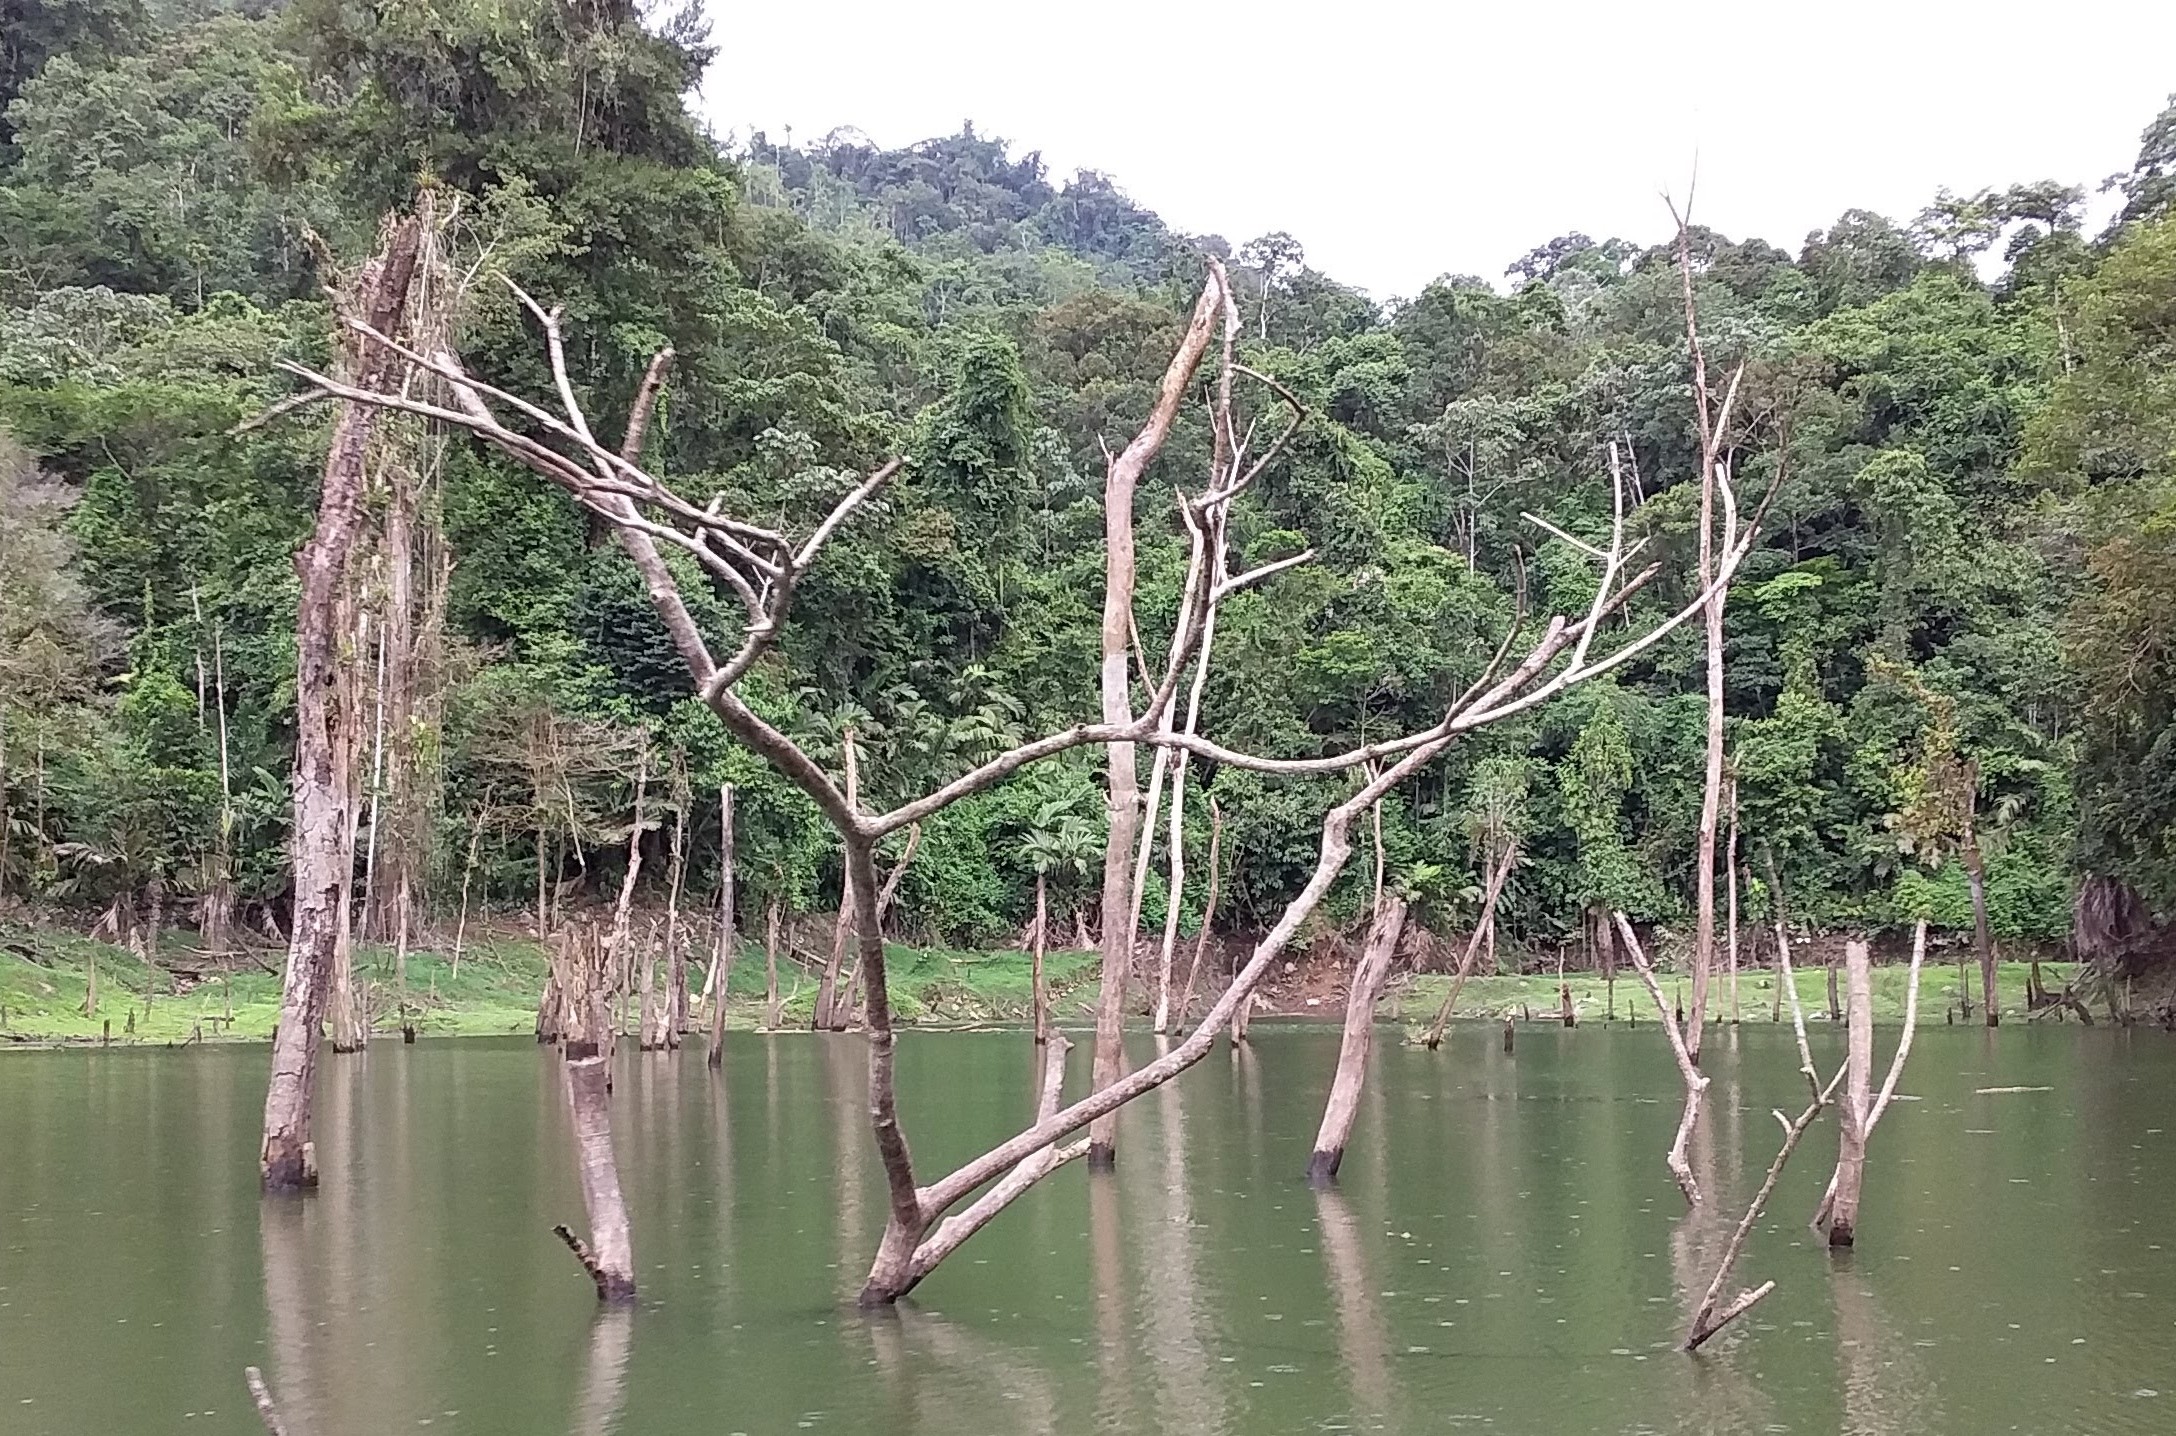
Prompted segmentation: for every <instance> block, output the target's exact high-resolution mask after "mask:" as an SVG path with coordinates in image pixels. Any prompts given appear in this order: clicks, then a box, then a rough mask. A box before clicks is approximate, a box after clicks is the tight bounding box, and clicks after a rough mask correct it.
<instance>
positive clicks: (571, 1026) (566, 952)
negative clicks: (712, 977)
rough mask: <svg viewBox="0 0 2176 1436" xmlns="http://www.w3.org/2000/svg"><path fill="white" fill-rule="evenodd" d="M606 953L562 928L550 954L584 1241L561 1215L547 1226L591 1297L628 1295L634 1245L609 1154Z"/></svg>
mask: <svg viewBox="0 0 2176 1436" xmlns="http://www.w3.org/2000/svg"><path fill="white" fill-rule="evenodd" d="M611 961H612V959H611V957H610V955H609V953H608V952H607V951H606V949H605V948H604V947H603V946H601V945H600V944H599V943H598V941H597V937H596V934H595V932H594V931H589V930H583V931H570V932H569V933H568V934H567V935H566V936H565V937H564V938H563V939H562V940H561V941H560V943H559V947H558V950H557V951H556V952H555V953H554V954H553V956H552V967H553V975H554V976H555V977H556V978H557V979H558V982H559V987H560V991H561V992H562V993H564V994H565V1002H564V1011H565V1012H566V1014H567V1019H568V1020H567V1039H566V1045H565V1048H564V1049H563V1050H564V1051H565V1054H566V1088H567V1105H568V1108H569V1110H570V1111H571V1112H572V1113H573V1117H574V1146H575V1175H576V1177H577V1178H578V1179H579V1181H580V1183H581V1187H582V1206H583V1208H584V1210H585V1211H586V1212H587V1214H588V1217H589V1239H588V1240H587V1241H584V1240H583V1239H582V1238H581V1237H579V1236H577V1235H575V1233H574V1232H573V1231H572V1230H571V1229H569V1228H568V1227H567V1226H566V1225H565V1224H564V1223H562V1224H561V1225H559V1226H556V1227H554V1228H552V1230H553V1231H554V1232H555V1233H557V1234H558V1236H559V1239H560V1240H561V1241H564V1242H565V1243H566V1244H567V1247H568V1249H569V1250H570V1251H572V1252H573V1253H574V1256H575V1260H577V1261H579V1262H580V1263H581V1264H582V1269H583V1270H585V1271H587V1272H588V1273H589V1276H590V1279H591V1280H592V1281H593V1282H595V1283H596V1286H597V1299H598V1300H599V1301H605V1302H625V1301H632V1300H634V1296H635V1265H634V1247H633V1242H632V1240H631V1238H630V1235H629V1231H628V1224H627V1204H626V1202H625V1200H624V1199H623V1198H622V1197H621V1195H620V1178H619V1169H618V1167H617V1166H615V1165H614V1163H613V1159H612V1109H611V1099H612V1073H611V1065H612V1044H611V1040H610V1039H611V1031H610V1023H609V1021H608V1020H607V1016H606V1003H605V997H606V985H607V982H608V978H607V970H608V968H609V967H610V965H611Z"/></svg>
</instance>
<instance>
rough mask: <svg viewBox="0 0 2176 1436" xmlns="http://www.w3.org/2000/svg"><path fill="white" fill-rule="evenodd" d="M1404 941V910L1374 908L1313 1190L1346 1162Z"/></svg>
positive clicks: (1320, 1136) (1390, 903)
mask: <svg viewBox="0 0 2176 1436" xmlns="http://www.w3.org/2000/svg"><path fill="white" fill-rule="evenodd" d="M1404 935H1405V904H1404V903H1403V902H1402V901H1400V900H1399V899H1397V898H1395V897H1386V898H1384V899H1383V900H1382V902H1381V903H1380V904H1378V905H1377V907H1376V910H1375V921H1374V923H1373V924H1372V926H1371V927H1370V928H1369V930H1368V941H1367V947H1366V949H1365V950H1364V951H1363V952H1362V953H1361V956H1360V965H1359V966H1358V967H1356V968H1354V969H1353V974H1352V986H1351V988H1350V989H1349V990H1348V991H1347V992H1346V994H1345V1035H1344V1038H1343V1040H1342V1041H1340V1042H1339V1044H1338V1049H1337V1075H1336V1076H1335V1077H1333V1078H1332V1079H1331V1081H1330V1100H1329V1103H1328V1104H1327V1106H1326V1107H1325V1108H1324V1110H1323V1113H1322V1127H1321V1129H1320V1130H1319V1131H1317V1132H1316V1133H1315V1150H1314V1153H1313V1155H1311V1156H1310V1157H1309V1158H1308V1159H1307V1182H1308V1185H1310V1186H1314V1187H1325V1186H1328V1185H1330V1184H1331V1183H1333V1182H1335V1181H1336V1180H1337V1169H1338V1165H1339V1164H1340V1163H1341V1162H1343V1161H1344V1160H1345V1143H1346V1142H1347V1141H1348V1140H1349V1139H1350V1138H1351V1137H1352V1124H1353V1119H1354V1118H1355V1117H1357V1116H1358V1115H1359V1112H1360V1089H1361V1087H1362V1086H1363V1085H1364V1084H1365V1083H1366V1081H1367V1075H1368V1053H1369V1052H1370V1051H1371V1050H1372V1049H1373V1048H1374V1045H1375V1004H1376V1002H1377V1000H1378V999H1380V998H1381V997H1382V993H1383V983H1384V981H1385V979H1387V978H1388V977H1389V976H1390V959H1391V955H1392V954H1393V953H1395V952H1396V951H1397V950H1398V939H1399V938H1401V937H1403V936H1404Z"/></svg>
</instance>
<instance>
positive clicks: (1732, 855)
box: [1723, 772, 1743, 1027]
mask: <svg viewBox="0 0 2176 1436" xmlns="http://www.w3.org/2000/svg"><path fill="white" fill-rule="evenodd" d="M1723 863H1724V870H1725V874H1726V876H1727V877H1728V880H1729V903H1730V911H1729V920H1730V936H1729V953H1730V1025H1731V1026H1733V1027H1735V1026H1737V1025H1738V1023H1739V1021H1740V1020H1741V1018H1742V1016H1743V1014H1742V1013H1741V1012H1740V1011H1739V1009H1738V775H1737V773H1736V772H1732V773H1731V774H1730V841H1729V845H1728V847H1726V848H1725V849H1724V853H1723Z"/></svg>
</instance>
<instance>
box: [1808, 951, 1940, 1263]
mask: <svg viewBox="0 0 2176 1436" xmlns="http://www.w3.org/2000/svg"><path fill="white" fill-rule="evenodd" d="M1846 952H1847V957H1846V961H1847V962H1850V963H1853V964H1855V966H1854V967H1853V970H1852V973H1851V1001H1852V1008H1851V1047H1850V1054H1851V1055H1850V1060H1849V1062H1848V1064H1847V1070H1848V1072H1849V1073H1850V1077H1849V1080H1848V1081H1847V1082H1846V1083H1845V1088H1844V1092H1845V1099H1844V1110H1843V1117H1842V1123H1843V1132H1842V1135H1841V1136H1840V1137H1839V1139H1838V1142H1837V1152H1836V1170H1835V1171H1834V1172H1832V1173H1831V1174H1830V1175H1829V1179H1828V1190H1827V1191H1825V1192H1823V1193H1822V1195H1821V1203H1820V1205H1819V1206H1818V1207H1816V1208H1815V1209H1814V1213H1813V1225H1814V1229H1815V1230H1817V1231H1820V1232H1822V1233H1824V1234H1826V1235H1827V1237H1828V1243H1829V1245H1830V1246H1832V1247H1847V1246H1850V1245H1851V1244H1852V1243H1853V1241H1854V1240H1855V1239H1856V1236H1857V1229H1858V1224H1859V1188H1860V1185H1861V1183H1862V1182H1863V1180H1864V1177H1865V1171H1866V1141H1867V1138H1869V1137H1871V1136H1873V1135H1874V1128H1875V1126H1876V1125H1877V1124H1878V1123H1879V1122H1880V1121H1881V1115H1882V1113H1884V1112H1886V1111H1888V1110H1889V1102H1890V1099H1891V1098H1893V1097H1895V1095H1896V1084H1897V1081H1898V1079H1899V1078H1901V1077H1902V1076H1903V1075H1904V1062H1905V1059H1906V1058H1908V1057H1910V1056H1911V1052H1912V1034H1913V1033H1914V1032H1916V1031H1917V1030H1918V1028H1919V972H1920V967H1921V965H1922V964H1923V963H1924V962H1925V961H1926V956H1927V923H1926V919H1924V918H1922V919H1920V920H1919V922H1918V924H1917V925H1916V926H1915V927H1914V928H1913V929H1912V966H1911V973H1910V975H1909V976H1908V977H1907V978H1906V979H1905V989H1904V1030H1903V1032H1902V1033H1900V1034H1899V1035H1898V1037H1897V1041H1896V1054H1895V1055H1894V1056H1893V1057H1891V1058H1890V1059H1889V1072H1888V1075H1887V1076H1885V1077H1883V1078H1882V1079H1881V1094H1880V1095H1879V1096H1878V1097H1875V1098H1874V1099H1873V1100H1872V1101H1871V1102H1869V1101H1868V1100H1867V1097H1866V1091H1865V1088H1866V1086H1867V1085H1868V1082H1869V1080H1870V1073H1871V1069H1872V1063H1873V1016H1872V980H1873V979H1872V975H1871V972H1870V971H1869V972H1867V973H1866V974H1865V976H1864V984H1863V985H1865V986H1866V987H1867V989H1868V991H1867V1001H1866V1007H1867V1009H1868V1010H1867V1016H1866V1019H1865V1021H1864V1022H1863V1023H1862V1022H1861V1020H1860V1016H1859V1008H1860V1002H1859V989H1860V987H1861V986H1862V981H1861V976H1862V975H1861V972H1860V970H1859V969H1861V968H1864V967H1865V966H1866V964H1867V954H1866V944H1865V943H1863V942H1861V943H1854V944H1852V945H1851V947H1850V948H1847V950H1846ZM1862 1028H1863V1029H1864V1036H1863V1038H1862V1036H1861V1029H1862Z"/></svg>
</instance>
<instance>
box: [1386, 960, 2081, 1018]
mask: <svg viewBox="0 0 2176 1436" xmlns="http://www.w3.org/2000/svg"><path fill="white" fill-rule="evenodd" d="M2030 971H2031V965H2030V964H2029V963H2023V962H2005V963H2002V964H2000V965H1999V966H1998V968H1997V970H1996V973H1995V981H1996V994H1997V996H1998V998H1999V999H2000V1007H2001V1011H2002V1016H2003V1018H2004V1019H2005V1020H2012V1019H2022V1018H2023V1017H2024V1016H2025V978H2026V974H2027V973H2028V972H2030ZM2075 971H2076V967H2075V964H2071V963H2057V962H2043V963H2041V964H2040V977H2041V980H2042V981H2043V982H2045V983H2046V984H2047V985H2048V986H2049V987H2050V988H2052V989H2054V990H2056V991H2061V989H2062V986H2063V984H2064V983H2065V982H2067V981H2069V980H2070V977H2071V975H2072V973H2074V972H2075ZM1791 975H1792V976H1793V977H1794V978H1796V979H1797V985H1798V998H1799V1001H1800V1003H1801V1004H1803V1005H1804V1007H1805V1012H1806V1018H1807V1020H1808V1021H1811V1022H1825V1021H1827V1020H1828V973H1827V972H1826V971H1825V970H1824V969H1821V968H1813V969H1811V970H1806V969H1798V970H1794V971H1793V972H1792V974H1791ZM1909 977H1910V969H1909V968H1907V967H1904V966H1902V965H1885V966H1881V967H1877V968H1875V969H1874V1021H1876V1022H1878V1023H1891V1024H1898V1023H1902V1022H1903V1020H1904V998H1905V993H1906V990H1907V988H1908V986H1909V981H1908V979H1909ZM1564 980H1565V982H1566V983H1567V984H1569V985H1570V987H1571V990H1572V1003H1573V1006H1574V1008H1575V1010H1576V1011H1577V1012H1578V1014H1579V1017H1580V1020H1582V1021H1585V1020H1587V1019H1590V1018H1598V1017H1601V1016H1602V1015H1604V1014H1605V1013H1606V1012H1608V1011H1609V996H1608V990H1607V986H1606V984H1604V983H1603V981H1602V979H1601V978H1599V977H1597V976H1595V975H1594V974H1593V973H1587V972H1575V973H1568V974H1566V976H1565V978H1564ZM1658 980H1659V981H1660V983H1661V985H1662V990H1663V993H1664V994H1665V995H1666V996H1668V997H1669V998H1670V1000H1671V1002H1673V1003H1675V1002H1677V1001H1678V1000H1679V996H1678V994H1689V993H1690V991H1691V980H1690V979H1689V978H1687V977H1685V976H1684V975H1682V974H1679V973H1662V974H1660V976H1659V979H1658ZM1842 981H1843V978H1842V974H1840V973H1839V974H1838V976H1837V983H1838V987H1839V991H1840V990H1841V984H1842ZM1969 982H1970V986H1969V988H1968V991H1969V994H1970V996H1971V998H1972V1010H1973V1020H1974V1021H1978V1020H1979V983H1980V974H1979V967H1978V965H1977V964H1976V963H1975V964H1974V965H1973V966H1972V968H1971V971H1970V975H1969ZM1449 989H1450V979H1449V978H1448V977H1445V976H1437V975H1429V976H1425V977H1417V978H1414V979H1413V980H1412V981H1411V982H1409V983H1407V984H1406V985H1405V986H1404V987H1403V988H1402V989H1401V990H1399V991H1398V992H1396V993H1394V994H1391V995H1389V996H1386V997H1385V998H1384V1000H1383V1015H1384V1016H1385V1017H1386V1018H1395V1019H1396V1020H1399V1021H1404V1022H1412V1023H1424V1022H1427V1021H1429V1020H1430V1019H1431V1018H1433V1017H1434V1016H1435V1012H1436V1008H1438V1007H1439V1006H1441V1005H1442V1002H1443V995H1444V993H1445V992H1447V991H1448V990H1449ZM1775 997H1776V982H1775V974H1774V973H1772V972H1769V971H1767V970H1765V969H1762V970H1759V971H1741V972H1740V973H1739V974H1738V1008H1739V1011H1740V1013H1741V1014H1742V1015H1743V1016H1742V1020H1744V1021H1746V1022H1766V1021H1768V1020H1769V1015H1770V1014H1771V1013H1772V1012H1774V1010H1775ZM1708 1003H1709V1009H1710V1012H1711V1013H1712V1014H1713V1015H1714V1016H1715V1017H1717V1018H1720V1019H1722V1020H1725V1021H1727V1020H1728V1019H1729V1017H1730V987H1729V981H1728V979H1727V978H1722V977H1718V978H1717V979H1715V983H1714V986H1713V987H1711V988H1710V990H1709V995H1708ZM1956 1003H1957V968H1956V965H1955V964H1954V963H1951V964H1948V965H1945V966H1940V967H1936V966H1931V965H1930V966H1927V967H1925V968H1923V969H1922V970H1921V972H1920V978H1919V1022H1920V1025H1921V1026H1926V1025H1928V1024H1930V1023H1931V1024H1934V1025H1937V1026H1938V1025H1940V1024H1941V1023H1942V1022H1944V1021H1946V1020H1947V1018H1946V1015H1945V1014H1947V1013H1948V1012H1949V1010H1950V1009H1952V1008H1953V1007H1955V1006H1956ZM1522 1008H1531V1009H1532V1010H1533V1012H1534V1014H1535V1015H1536V1016H1537V1017H1538V1016H1541V1015H1543V1014H1545V1013H1554V1012H1556V1011H1557V980H1556V978H1555V977H1554V976H1553V975H1543V974H1529V975H1517V976H1502V977H1475V978H1472V979H1470V980H1469V981H1468V982H1467V983H1466V988H1465V991H1464V992H1462V993H1460V994H1459V998H1458V1012H1457V1014H1456V1017H1459V1018H1489V1019H1501V1018H1502V1016H1503V1015H1504V1013H1506V1012H1518V1011H1520V1010H1521V1009H1522ZM1616 1011H1617V1016H1618V1017H1620V1018H1623V1017H1626V1016H1632V1015H1637V1016H1638V1017H1641V1018H1647V1019H1650V1020H1651V1019H1652V1018H1653V1017H1654V1015H1655V1004H1654V1002H1653V1000H1652V999H1650V998H1649V997H1648V995H1647V989H1646V988H1645V987H1644V986H1643V985H1642V984H1641V983H1640V980H1639V974H1637V973H1635V972H1632V971H1630V970H1629V969H1628V970H1626V971H1625V972H1623V973H1621V974H1620V975H1619V976H1618V978H1617V994H1616ZM1454 1020H1455V1019H1454ZM1782 1020H1783V1021H1785V1022H1789V1021H1790V1020H1791V1011H1790V1004H1789V1003H1788V1002H1785V1004H1784V1007H1783V1018H1782Z"/></svg>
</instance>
